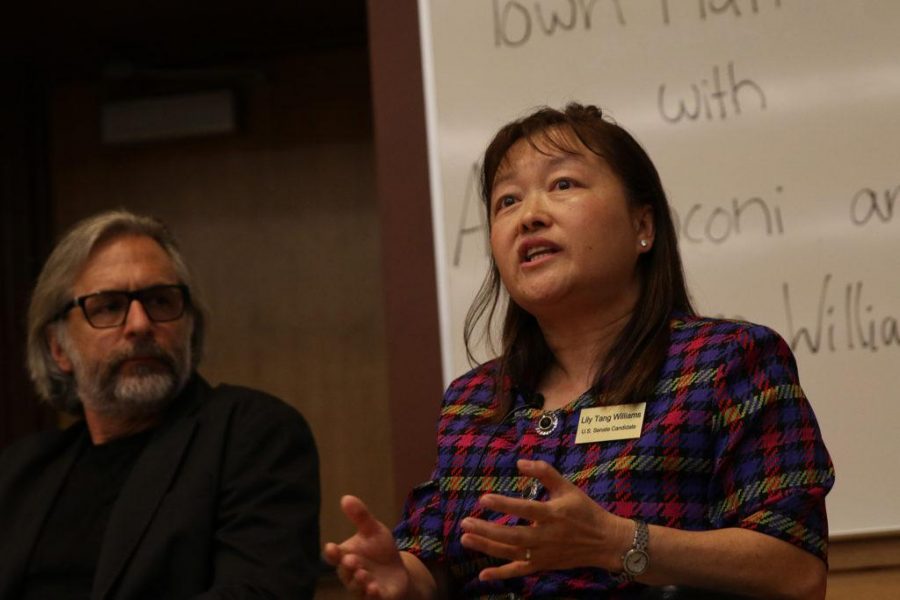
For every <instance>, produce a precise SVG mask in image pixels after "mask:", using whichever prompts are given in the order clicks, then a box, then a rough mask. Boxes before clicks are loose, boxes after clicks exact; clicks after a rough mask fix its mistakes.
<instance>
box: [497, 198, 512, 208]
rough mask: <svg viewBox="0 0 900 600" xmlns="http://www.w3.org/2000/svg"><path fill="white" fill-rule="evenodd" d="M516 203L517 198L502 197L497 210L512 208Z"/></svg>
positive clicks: (498, 201)
mask: <svg viewBox="0 0 900 600" xmlns="http://www.w3.org/2000/svg"><path fill="white" fill-rule="evenodd" d="M515 203H516V197H515V196H500V199H499V200H497V210H500V209H501V208H506V207H508V206H512V205H513V204H515Z"/></svg>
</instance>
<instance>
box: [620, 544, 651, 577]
mask: <svg viewBox="0 0 900 600" xmlns="http://www.w3.org/2000/svg"><path fill="white" fill-rule="evenodd" d="M623 562H624V563H625V571H626V572H628V573H629V574H631V575H640V574H641V573H643V572H644V571H646V570H647V566H648V565H649V564H650V557H649V556H648V555H647V553H646V552H644V551H643V550H636V549H634V548H632V549H631V550H629V551H628V553H627V554H625V560H624V561H623Z"/></svg>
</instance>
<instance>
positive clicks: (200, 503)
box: [0, 375, 320, 600]
mask: <svg viewBox="0 0 900 600" xmlns="http://www.w3.org/2000/svg"><path fill="white" fill-rule="evenodd" d="M86 435H87V431H86V427H85V425H84V423H83V422H81V423H77V424H75V425H73V426H72V427H70V428H68V429H67V430H65V431H61V432H51V433H44V434H38V435H35V436H31V437H28V438H25V439H23V440H21V441H20V442H17V443H16V444H14V445H12V446H11V447H9V448H8V449H7V450H6V451H4V452H3V454H2V455H0V600H7V599H9V600H12V599H13V598H16V597H17V595H18V594H17V588H18V586H19V585H20V584H21V581H22V578H23V576H24V574H25V569H26V568H27V562H28V558H29V556H30V554H31V550H32V548H33V546H34V543H35V541H36V539H37V536H38V533H39V532H40V528H41V526H42V524H43V522H44V519H45V518H46V517H47V514H48V512H49V510H50V509H51V507H52V504H53V501H54V499H55V498H56V495H57V493H58V491H59V489H60V487H61V486H62V484H63V482H64V480H65V478H66V475H67V474H68V472H69V469H70V468H71V467H72V465H73V463H74V460H75V458H76V455H77V448H78V446H79V443H81V442H82V441H83V436H86ZM319 502H320V500H319V473H318V457H317V454H316V448H315V443H314V441H313V437H312V434H311V433H310V430H309V427H308V426H307V424H306V421H305V420H304V419H303V417H302V416H300V414H299V413H297V411H295V410H294V409H293V408H291V407H289V406H287V405H286V404H284V403H282V402H281V401H279V400H277V399H275V398H273V397H271V396H268V395H266V394H263V393H261V392H257V391H254V390H250V389H247V388H240V387H233V386H226V385H222V386H218V387H216V388H215V389H213V388H211V387H210V386H209V384H207V383H206V382H205V381H204V380H203V379H202V378H201V377H199V375H195V376H194V377H193V378H192V380H191V381H190V382H189V383H188V385H187V386H186V388H185V390H184V391H183V392H182V393H181V394H180V395H179V397H178V398H177V399H176V400H175V401H174V402H173V404H172V406H171V407H170V409H169V410H168V411H167V414H166V417H165V420H164V422H163V424H162V425H160V426H159V427H158V428H156V430H155V431H154V432H153V433H152V434H151V438H150V440H149V441H148V443H147V445H146V447H145V448H144V450H143V452H142V454H141V455H140V456H139V458H138V459H137V462H136V463H135V465H134V467H133V470H132V472H131V474H130V475H129V477H128V479H127V481H126V482H125V484H124V487H123V488H122V491H121V493H120V494H119V497H118V500H117V501H116V504H115V506H114V507H113V509H112V512H111V514H110V516H109V522H108V523H107V527H106V532H105V534H104V538H103V546H102V549H101V552H100V559H99V562H98V564H97V570H96V573H95V577H94V586H93V592H92V594H91V599H92V600H101V599H102V600H139V599H146V600H150V599H154V600H158V599H161V598H166V599H171V600H178V599H186V598H203V599H213V598H223V599H224V598H231V599H245V598H246V599H250V598H273V599H278V600H282V599H285V600H287V599H293V598H311V597H312V594H313V589H314V586H315V576H316V573H317V569H318V564H319V561H318V556H319V524H318V518H319Z"/></svg>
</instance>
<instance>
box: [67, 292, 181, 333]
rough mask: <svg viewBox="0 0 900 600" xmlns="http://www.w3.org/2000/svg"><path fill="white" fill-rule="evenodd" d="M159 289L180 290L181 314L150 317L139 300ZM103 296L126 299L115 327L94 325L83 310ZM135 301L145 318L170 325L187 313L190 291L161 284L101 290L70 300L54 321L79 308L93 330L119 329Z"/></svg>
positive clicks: (142, 302) (85, 310)
mask: <svg viewBox="0 0 900 600" xmlns="http://www.w3.org/2000/svg"><path fill="white" fill-rule="evenodd" d="M161 288H173V289H178V290H181V296H182V305H181V312H179V313H178V315H177V316H175V317H172V318H171V319H154V318H153V317H152V316H150V312H149V311H148V310H147V307H146V305H145V304H144V301H143V300H142V299H141V298H140V296H143V295H144V294H146V293H147V292H148V291H150V290H158V289H161ZM104 294H123V295H124V296H126V297H127V298H128V308H126V309H125V312H124V313H123V315H122V320H121V321H120V322H119V323H116V324H115V325H99V326H98V325H94V323H93V322H92V321H91V318H90V317H89V316H88V313H87V309H86V308H85V303H86V302H87V301H88V300H89V299H90V298H94V297H97V296H102V295H104ZM135 300H137V301H138V302H140V303H141V308H142V309H143V310H144V313H145V314H146V315H147V318H148V319H150V320H151V321H152V322H154V323H171V322H172V321H177V320H178V319H180V318H181V317H183V316H184V313H185V312H186V311H187V309H188V306H191V290H190V288H188V286H186V285H184V284H183V283H172V284H169V283H167V284H162V285H151V286H148V287H145V288H141V289H139V290H131V291H129V290H103V291H102V292H94V293H93V294H85V295H84V296H78V297H77V298H75V299H74V300H70V301H69V302H67V303H66V305H65V306H63V307H62V309H60V311H59V313H57V316H56V319H54V320H59V319H62V318H63V317H64V316H65V315H67V314H68V313H69V311H71V310H72V309H73V308H75V307H79V308H80V309H81V314H82V315H84V320H85V321H87V323H88V325H90V326H91V327H93V328H94V329H112V328H114V327H121V326H122V325H124V324H125V321H127V320H128V313H129V312H130V311H131V305H132V303H133V302H134V301H135Z"/></svg>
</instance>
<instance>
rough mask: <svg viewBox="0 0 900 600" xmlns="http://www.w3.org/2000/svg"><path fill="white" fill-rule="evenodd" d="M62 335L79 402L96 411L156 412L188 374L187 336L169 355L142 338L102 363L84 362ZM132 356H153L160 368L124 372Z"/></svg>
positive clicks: (140, 414)
mask: <svg viewBox="0 0 900 600" xmlns="http://www.w3.org/2000/svg"><path fill="white" fill-rule="evenodd" d="M61 337H62V338H63V339H61V340H60V341H61V342H62V344H61V345H62V346H63V348H64V350H65V352H66V354H67V355H68V356H69V358H70V360H71V361H72V365H73V367H74V371H75V373H74V375H75V382H76V392H77V394H78V397H79V399H80V400H81V404H82V405H83V406H84V408H86V409H88V410H91V411H93V412H96V413H100V414H105V415H110V416H117V417H124V418H129V419H134V418H145V417H150V416H153V415H157V414H159V413H161V412H162V411H163V410H165V409H166V407H168V405H169V403H170V402H171V401H172V400H173V399H174V398H175V396H177V395H178V393H179V392H180V391H181V390H182V389H183V388H184V385H185V383H187V380H188V377H189V376H190V352H189V351H188V350H187V348H188V347H189V343H190V342H189V339H190V338H188V339H187V340H185V343H184V344H183V345H182V346H181V347H180V348H179V349H178V350H176V351H175V352H174V353H172V354H168V353H166V352H165V351H164V350H163V349H162V348H161V347H160V346H159V345H158V344H157V343H156V342H153V341H148V340H145V341H140V342H138V343H136V344H134V346H133V347H131V348H130V349H128V350H126V351H122V352H119V353H117V354H115V355H114V356H112V357H111V358H110V360H109V361H108V362H106V363H104V364H99V365H87V364H85V362H84V360H83V359H82V356H81V355H80V354H79V353H78V351H77V350H76V349H75V348H74V347H73V345H72V344H71V343H70V340H69V339H68V338H67V336H65V335H63V336H61ZM134 356H152V357H155V358H157V359H158V360H159V362H160V363H162V365H163V369H162V370H159V369H158V368H155V369H149V368H144V369H138V370H136V371H134V372H131V373H128V374H123V373H122V372H121V371H120V369H121V367H122V364H123V363H124V362H125V361H127V360H128V359H129V358H132V357H134Z"/></svg>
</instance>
